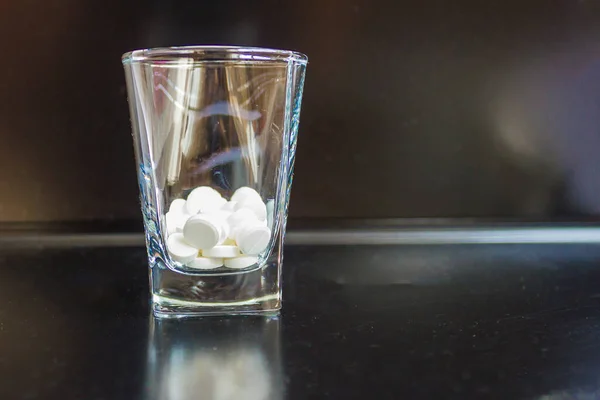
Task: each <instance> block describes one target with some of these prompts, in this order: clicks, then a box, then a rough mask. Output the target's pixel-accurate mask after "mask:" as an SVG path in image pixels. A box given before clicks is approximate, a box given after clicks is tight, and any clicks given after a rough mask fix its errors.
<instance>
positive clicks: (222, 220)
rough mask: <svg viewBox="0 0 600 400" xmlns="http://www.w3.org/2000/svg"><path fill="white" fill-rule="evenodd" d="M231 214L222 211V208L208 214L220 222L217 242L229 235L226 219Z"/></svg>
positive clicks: (223, 240)
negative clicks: (219, 233)
mask: <svg viewBox="0 0 600 400" xmlns="http://www.w3.org/2000/svg"><path fill="white" fill-rule="evenodd" d="M231 214H232V213H231V212H229V211H223V210H218V211H215V212H212V213H210V214H208V215H210V216H211V217H213V218H217V219H218V220H219V221H220V223H221V235H219V243H218V244H222V243H223V242H225V240H227V238H228V237H229V232H230V228H229V223H228V222H227V220H228V218H229V217H230V216H231Z"/></svg>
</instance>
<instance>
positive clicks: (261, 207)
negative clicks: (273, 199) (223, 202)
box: [235, 198, 267, 221]
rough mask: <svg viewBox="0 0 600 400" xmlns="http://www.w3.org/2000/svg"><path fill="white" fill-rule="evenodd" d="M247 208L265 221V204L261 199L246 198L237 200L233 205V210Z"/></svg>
mask: <svg viewBox="0 0 600 400" xmlns="http://www.w3.org/2000/svg"><path fill="white" fill-rule="evenodd" d="M242 209H248V210H250V211H252V212H253V213H254V215H256V218H258V219H259V220H261V221H266V219H267V206H266V205H265V203H263V201H262V200H257V199H253V198H247V199H244V200H242V201H239V202H237V204H236V205H235V210H236V211H237V210H242Z"/></svg>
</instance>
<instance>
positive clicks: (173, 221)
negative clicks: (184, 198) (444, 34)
mask: <svg viewBox="0 0 600 400" xmlns="http://www.w3.org/2000/svg"><path fill="white" fill-rule="evenodd" d="M188 218H189V215H187V214H181V213H179V212H176V211H169V212H167V213H166V214H165V220H166V223H167V232H168V233H169V235H170V234H173V233H175V232H183V226H184V225H185V223H186V222H187V220H188Z"/></svg>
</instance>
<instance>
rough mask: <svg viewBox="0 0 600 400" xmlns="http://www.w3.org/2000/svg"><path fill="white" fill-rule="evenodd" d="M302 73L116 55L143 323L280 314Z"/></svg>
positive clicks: (159, 54) (273, 60)
mask: <svg viewBox="0 0 600 400" xmlns="http://www.w3.org/2000/svg"><path fill="white" fill-rule="evenodd" d="M306 64H307V57H306V56H305V55H303V54H299V53H295V52H291V51H284V50H271V49H260V48H243V47H220V46H217V47H214V46H211V47H205V46H193V47H173V48H163V49H150V50H135V51H132V52H129V53H126V54H124V55H123V65H124V67H125V75H126V80H127V91H128V97H129V105H130V112H131V124H132V131H133V140H134V147H135V158H136V161H137V166H138V180H139V188H140V200H141V207H142V214H143V219H144V227H145V236H146V246H147V250H148V263H149V267H150V286H151V292H152V302H153V311H154V313H155V315H158V316H164V317H169V316H172V317H181V316H188V315H202V314H225V313H227V314H229V313H256V312H274V311H277V310H279V309H280V308H281V282H280V277H281V266H282V261H283V253H282V251H283V242H284V237H285V227H286V219H287V209H288V202H289V197H290V189H291V183H292V173H293V164H294V155H295V151H296V137H297V133H298V122H299V115H300V104H301V99H302V89H303V85H304V74H305V69H306Z"/></svg>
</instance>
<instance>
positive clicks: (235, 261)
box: [223, 256, 258, 269]
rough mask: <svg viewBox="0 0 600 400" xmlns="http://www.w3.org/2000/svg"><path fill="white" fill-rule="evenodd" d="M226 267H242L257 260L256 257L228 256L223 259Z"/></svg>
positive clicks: (246, 266) (248, 265) (250, 264)
mask: <svg viewBox="0 0 600 400" xmlns="http://www.w3.org/2000/svg"><path fill="white" fill-rule="evenodd" d="M223 261H224V263H225V266H226V267H227V268H233V269H242V268H248V267H250V266H252V265H254V264H256V263H257V262H258V257H254V256H241V257H236V258H228V259H226V260H223Z"/></svg>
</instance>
